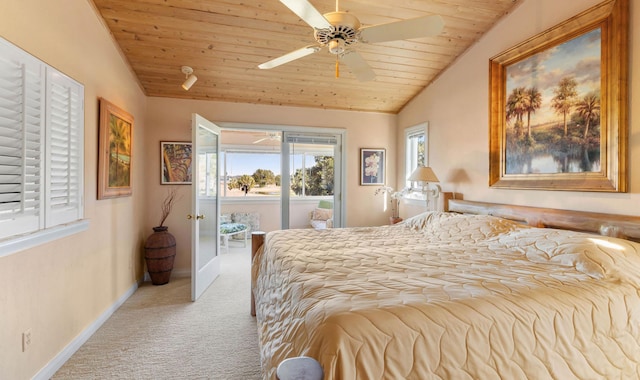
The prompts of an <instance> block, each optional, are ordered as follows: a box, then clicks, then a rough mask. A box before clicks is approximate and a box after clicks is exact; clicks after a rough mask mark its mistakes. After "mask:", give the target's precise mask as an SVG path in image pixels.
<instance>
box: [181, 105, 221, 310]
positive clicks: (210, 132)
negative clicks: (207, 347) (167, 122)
mask: <svg viewBox="0 0 640 380" xmlns="http://www.w3.org/2000/svg"><path fill="white" fill-rule="evenodd" d="M191 126H192V128H191V130H192V143H193V147H192V155H193V159H192V166H191V167H192V178H193V182H192V183H193V185H192V186H191V187H192V211H191V214H189V216H188V218H189V219H190V220H191V223H192V225H191V300H192V301H196V300H197V299H198V298H199V297H200V296H201V295H202V293H204V291H205V290H207V288H208V287H209V285H211V284H212V283H213V281H214V280H215V279H216V278H217V277H218V275H219V274H220V257H219V252H220V228H219V224H218V223H219V220H220V218H219V214H220V212H219V210H220V197H219V194H218V184H219V182H220V180H219V172H220V171H219V164H218V163H219V162H220V160H219V157H220V128H218V126H217V125H215V124H213V123H212V122H210V121H209V120H207V119H205V118H203V117H202V116H200V115H198V114H192V116H191Z"/></svg>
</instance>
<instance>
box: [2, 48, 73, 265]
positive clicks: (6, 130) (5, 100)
mask: <svg viewBox="0 0 640 380" xmlns="http://www.w3.org/2000/svg"><path fill="white" fill-rule="evenodd" d="M83 104H84V88H83V87H82V85H81V84H79V83H77V82H75V81H74V80H72V79H70V78H69V77H67V76H65V75H63V74H61V73H60V72H59V71H57V70H55V69H54V68H52V67H50V66H48V65H47V64H45V63H43V62H42V61H40V60H38V59H37V58H35V57H33V56H31V55H29V54H28V53H26V52H24V51H23V50H20V49H19V48H17V47H16V46H14V45H12V44H10V43H9V42H7V41H5V40H4V39H2V38H0V246H1V244H2V243H3V241H5V240H3V239H6V238H10V237H12V236H15V235H21V239H24V237H25V236H26V234H29V233H32V232H37V231H42V230H46V229H48V228H51V227H54V226H56V225H60V224H64V223H69V222H73V221H77V220H79V219H81V218H82V216H83V215H82V212H83V210H82V194H83V162H84V152H83V131H84V106H83ZM0 256H1V255H0Z"/></svg>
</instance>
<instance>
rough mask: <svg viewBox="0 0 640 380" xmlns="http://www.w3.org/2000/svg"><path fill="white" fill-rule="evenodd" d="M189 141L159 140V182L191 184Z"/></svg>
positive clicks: (165, 183)
mask: <svg viewBox="0 0 640 380" xmlns="http://www.w3.org/2000/svg"><path fill="white" fill-rule="evenodd" d="M191 159H192V155H191V143H190V142H171V141H161V142H160V161H161V163H162V164H161V174H160V178H161V179H162V180H161V182H160V183H161V184H163V185H169V184H171V185H176V184H177V185H189V184H191Z"/></svg>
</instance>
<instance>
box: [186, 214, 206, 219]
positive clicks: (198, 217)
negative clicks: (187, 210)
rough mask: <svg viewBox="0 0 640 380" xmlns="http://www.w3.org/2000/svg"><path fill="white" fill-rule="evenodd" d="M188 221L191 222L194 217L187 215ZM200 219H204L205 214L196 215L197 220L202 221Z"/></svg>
mask: <svg viewBox="0 0 640 380" xmlns="http://www.w3.org/2000/svg"><path fill="white" fill-rule="evenodd" d="M187 219H189V220H191V219H193V215H191V214H187ZM200 219H204V214H202V215H196V220H200Z"/></svg>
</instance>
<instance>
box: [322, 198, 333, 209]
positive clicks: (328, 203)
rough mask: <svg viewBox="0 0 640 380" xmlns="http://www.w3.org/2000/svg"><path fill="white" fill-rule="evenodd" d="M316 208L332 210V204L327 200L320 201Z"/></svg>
mask: <svg viewBox="0 0 640 380" xmlns="http://www.w3.org/2000/svg"><path fill="white" fill-rule="evenodd" d="M318 208H330V209H333V202H331V201H327V200H321V201H320V202H318Z"/></svg>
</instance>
